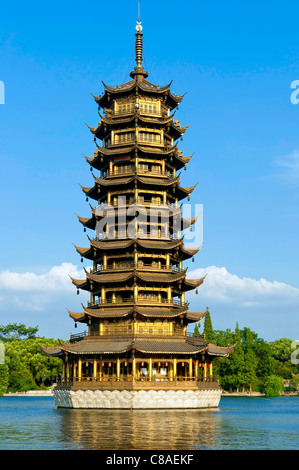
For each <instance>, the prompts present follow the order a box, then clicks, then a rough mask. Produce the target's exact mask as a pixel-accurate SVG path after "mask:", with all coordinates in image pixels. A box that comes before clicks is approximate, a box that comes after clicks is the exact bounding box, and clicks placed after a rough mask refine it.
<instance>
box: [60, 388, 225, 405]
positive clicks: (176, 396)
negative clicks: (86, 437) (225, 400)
mask: <svg viewBox="0 0 299 470" xmlns="http://www.w3.org/2000/svg"><path fill="white" fill-rule="evenodd" d="M53 395H54V398H55V404H56V407H58V408H101V409H173V408H179V409H190V408H217V407H218V405H219V401H220V397H221V389H220V387H219V388H218V389H215V388H213V389H210V390H209V389H208V388H206V389H203V390H113V391H111V390H77V391H73V390H54V392H53Z"/></svg>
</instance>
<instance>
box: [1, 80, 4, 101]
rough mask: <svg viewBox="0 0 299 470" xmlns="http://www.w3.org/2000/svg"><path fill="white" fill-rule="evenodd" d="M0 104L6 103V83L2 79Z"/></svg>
mask: <svg viewBox="0 0 299 470" xmlns="http://www.w3.org/2000/svg"><path fill="white" fill-rule="evenodd" d="M0 104H5V85H4V82H2V81H1V80H0Z"/></svg>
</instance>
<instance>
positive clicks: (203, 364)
mask: <svg viewBox="0 0 299 470" xmlns="http://www.w3.org/2000/svg"><path fill="white" fill-rule="evenodd" d="M136 30H137V32H136V35H135V36H136V63H137V65H136V67H135V68H134V70H133V71H132V72H131V74H130V77H131V80H130V81H128V82H126V83H124V84H122V85H119V86H115V87H111V86H108V85H106V84H104V93H103V94H102V95H101V96H94V99H95V101H96V103H97V104H98V108H99V114H100V122H99V123H98V126H97V127H94V128H93V127H89V129H90V131H91V132H92V134H93V136H94V141H95V143H96V147H97V149H96V150H95V152H94V156H93V158H89V157H85V158H86V161H87V162H88V164H89V165H90V169H91V171H92V175H93V180H94V181H93V184H92V186H90V187H84V186H81V188H82V191H83V192H84V194H85V197H86V199H87V201H89V200H90V199H91V200H93V201H95V206H94V207H93V206H92V205H91V216H90V217H87V218H84V217H79V216H78V219H79V222H80V223H81V224H82V225H83V227H84V231H86V229H90V230H92V231H93V234H94V236H93V237H90V236H88V242H89V246H88V247H87V248H80V247H78V246H75V249H76V250H77V252H78V253H79V255H80V257H81V261H83V259H85V260H88V261H89V262H90V263H91V264H92V266H91V268H90V269H89V270H87V269H86V270H85V279H72V278H71V280H72V282H73V284H74V285H75V286H76V288H77V293H79V291H80V290H84V291H88V292H89V293H90V301H89V302H88V303H87V305H82V308H83V311H82V312H80V313H75V312H69V315H70V317H71V318H72V319H73V320H74V321H75V326H77V323H80V324H81V323H82V324H86V325H87V327H88V331H87V332H85V333H79V334H73V335H71V337H70V341H69V342H66V343H64V344H62V345H61V346H60V347H59V348H50V347H49V348H44V353H45V354H47V355H51V356H59V357H61V359H62V361H63V373H62V376H61V377H60V378H59V379H58V380H57V385H56V387H55V389H54V396H55V401H56V405H57V406H58V407H73V408H129V409H131V408H206V407H217V406H218V403H219V400H220V396H221V388H220V386H219V383H218V381H217V380H216V378H214V377H213V368H212V361H213V358H215V357H217V356H227V355H228V354H230V352H231V351H232V348H222V347H218V346H216V345H213V344H210V343H208V342H207V341H206V340H205V338H204V337H203V336H201V337H193V336H192V335H190V334H189V333H187V327H188V325H189V324H190V323H195V322H199V321H200V320H202V319H203V318H204V316H205V312H204V311H203V312H199V313H191V312H189V310H188V302H187V301H186V298H185V294H186V292H188V291H190V290H192V289H197V288H198V287H199V286H200V285H201V284H202V283H203V281H204V278H201V279H195V280H191V279H188V278H187V277H186V269H184V267H183V262H184V261H185V260H188V259H190V258H192V257H194V255H195V254H196V253H197V252H198V250H199V248H194V249H191V248H186V247H184V240H183V237H182V236H181V232H182V230H184V229H185V228H188V227H191V226H192V225H193V224H194V223H195V222H196V217H194V218H190V219H184V218H182V217H181V215H182V214H181V213H182V211H181V206H180V205H179V203H180V201H182V200H183V199H185V198H188V199H189V196H190V194H191V193H192V191H193V189H194V187H195V186H191V187H182V186H181V185H180V175H179V174H178V171H179V170H181V169H182V168H185V167H186V165H187V163H188V162H189V161H190V158H191V156H188V157H184V156H183V154H182V151H181V150H179V149H178V147H177V143H178V142H177V141H178V140H179V139H180V138H182V136H183V134H184V133H185V131H186V129H187V127H188V126H185V127H183V126H181V125H180V122H179V121H178V120H174V114H175V110H176V109H177V108H178V105H179V104H180V103H181V101H182V99H183V95H181V96H177V95H175V94H174V93H172V92H171V91H170V85H171V83H170V84H169V85H166V86H163V87H160V86H157V85H154V84H152V83H150V82H149V81H147V80H146V78H147V77H148V73H147V72H146V71H145V70H144V68H143V66H142V60H143V59H142V49H143V47H142V37H143V34H142V26H141V22H140V20H138V22H137V26H136ZM101 110H103V111H102V112H103V115H102V114H101ZM99 142H100V144H99ZM95 172H98V173H97V174H95Z"/></svg>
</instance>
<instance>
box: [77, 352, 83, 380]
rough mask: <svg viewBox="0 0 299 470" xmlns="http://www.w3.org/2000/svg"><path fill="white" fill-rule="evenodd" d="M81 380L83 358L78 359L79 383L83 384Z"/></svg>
mask: <svg viewBox="0 0 299 470" xmlns="http://www.w3.org/2000/svg"><path fill="white" fill-rule="evenodd" d="M81 378H82V359H81V357H79V359H78V380H79V382H81Z"/></svg>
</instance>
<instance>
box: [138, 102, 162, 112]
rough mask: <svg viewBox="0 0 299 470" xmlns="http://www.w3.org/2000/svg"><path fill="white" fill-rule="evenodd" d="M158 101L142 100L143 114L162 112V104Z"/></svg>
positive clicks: (141, 110) (140, 106) (140, 104)
mask: <svg viewBox="0 0 299 470" xmlns="http://www.w3.org/2000/svg"><path fill="white" fill-rule="evenodd" d="M159 104H160V103H159V102H157V101H149V100H142V101H141V102H140V103H139V109H140V113H141V114H155V115H156V114H160V106H159Z"/></svg>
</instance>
